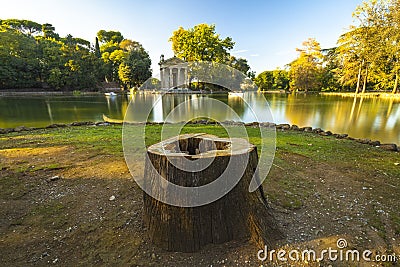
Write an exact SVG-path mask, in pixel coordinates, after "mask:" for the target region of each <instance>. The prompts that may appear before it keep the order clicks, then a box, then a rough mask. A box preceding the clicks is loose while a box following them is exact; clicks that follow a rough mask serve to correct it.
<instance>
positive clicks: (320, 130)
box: [313, 128, 324, 134]
mask: <svg viewBox="0 0 400 267" xmlns="http://www.w3.org/2000/svg"><path fill="white" fill-rule="evenodd" d="M323 131H324V130H322V129H321V128H315V129H314V130H313V132H314V133H318V134H319V133H321V132H323Z"/></svg>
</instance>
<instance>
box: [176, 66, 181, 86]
mask: <svg viewBox="0 0 400 267" xmlns="http://www.w3.org/2000/svg"><path fill="white" fill-rule="evenodd" d="M177 70H178V71H177V72H178V73H177V77H176V79H177V82H176V86H177V87H178V86H180V85H181V69H180V68H179V67H178V68H177Z"/></svg>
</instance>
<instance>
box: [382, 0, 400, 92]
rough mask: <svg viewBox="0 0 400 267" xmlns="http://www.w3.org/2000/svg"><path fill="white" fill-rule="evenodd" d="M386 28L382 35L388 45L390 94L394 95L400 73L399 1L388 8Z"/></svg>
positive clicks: (393, 2)
mask: <svg viewBox="0 0 400 267" xmlns="http://www.w3.org/2000/svg"><path fill="white" fill-rule="evenodd" d="M388 10H389V11H388V12H389V13H388V16H387V20H388V27H386V28H385V31H384V35H385V36H386V38H385V40H387V42H388V43H389V45H388V48H389V49H388V54H389V56H388V61H389V62H390V63H392V66H393V67H392V68H391V71H390V74H391V76H392V77H393V76H394V83H393V89H392V93H393V94H395V93H396V92H397V91H398V87H399V76H400V74H399V72H400V1H398V0H397V1H396V0H394V1H392V2H391V3H390V4H389V8H388Z"/></svg>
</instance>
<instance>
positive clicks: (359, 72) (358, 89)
mask: <svg viewBox="0 0 400 267" xmlns="http://www.w3.org/2000/svg"><path fill="white" fill-rule="evenodd" d="M363 65H364V59H363V61H362V62H361V65H360V68H359V69H358V76H357V87H356V94H358V92H359V91H360V81H361V70H362V67H363Z"/></svg>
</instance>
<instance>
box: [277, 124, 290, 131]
mask: <svg viewBox="0 0 400 267" xmlns="http://www.w3.org/2000/svg"><path fill="white" fill-rule="evenodd" d="M276 129H282V130H289V129H290V125H289V124H287V123H283V124H278V125H276Z"/></svg>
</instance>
